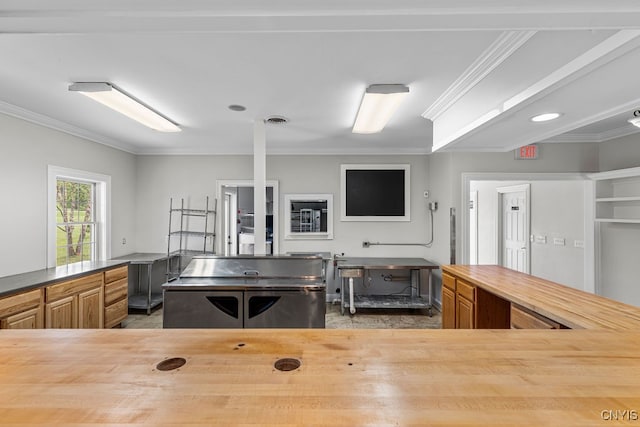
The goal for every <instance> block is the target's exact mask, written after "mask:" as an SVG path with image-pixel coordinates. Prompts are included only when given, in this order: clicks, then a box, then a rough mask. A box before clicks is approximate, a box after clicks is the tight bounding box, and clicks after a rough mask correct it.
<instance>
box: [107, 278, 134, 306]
mask: <svg viewBox="0 0 640 427" xmlns="http://www.w3.org/2000/svg"><path fill="white" fill-rule="evenodd" d="M128 286H129V282H128V280H127V278H124V279H120V280H118V281H117V282H112V283H107V284H106V285H104V305H109V304H113V303H114V302H116V301H118V300H121V299H123V298H126V297H127V291H128Z"/></svg>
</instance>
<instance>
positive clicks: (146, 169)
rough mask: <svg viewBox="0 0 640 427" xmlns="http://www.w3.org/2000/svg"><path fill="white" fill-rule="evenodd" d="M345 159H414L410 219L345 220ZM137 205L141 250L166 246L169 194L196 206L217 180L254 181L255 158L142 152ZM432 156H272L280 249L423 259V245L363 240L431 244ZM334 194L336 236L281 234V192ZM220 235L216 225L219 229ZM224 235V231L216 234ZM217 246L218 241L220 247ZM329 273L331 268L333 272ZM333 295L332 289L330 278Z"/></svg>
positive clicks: (270, 173) (410, 161)
mask: <svg viewBox="0 0 640 427" xmlns="http://www.w3.org/2000/svg"><path fill="white" fill-rule="evenodd" d="M343 163H388V164H394V163H395V164H405V163H408V164H410V165H411V221H410V222H341V221H340V165H341V164H343ZM137 166H138V167H137V180H136V192H137V201H136V210H137V220H136V225H137V227H136V228H137V234H136V240H137V242H138V243H139V246H138V250H139V251H141V252H164V251H166V250H167V247H166V234H167V230H168V228H167V227H168V207H169V198H170V197H178V198H179V197H185V198H187V199H188V202H189V203H190V204H191V205H192V207H195V208H197V207H198V204H199V203H202V200H204V196H206V195H209V196H210V197H212V198H213V197H215V193H216V180H227V179H233V180H242V179H252V177H253V163H252V157H251V156H139V158H138V162H137ZM427 176H428V170H427V156H426V155H424V156H267V179H268V180H277V181H278V183H279V200H278V203H279V206H280V215H279V216H280V218H279V219H278V221H279V224H278V225H279V239H280V241H279V244H280V253H286V252H316V251H321V252H331V253H344V254H345V255H347V256H356V257H357V256H374V257H385V256H394V257H422V256H424V248H421V247H415V246H413V247H403V246H372V247H370V248H363V247H362V242H363V241H364V240H369V241H372V242H393V243H395V242H418V243H419V242H426V241H427V239H428V236H427V227H428V224H427V207H426V201H425V199H424V197H423V192H424V190H426V189H427V187H426V182H427ZM289 193H330V194H333V195H334V225H333V226H334V239H333V240H284V239H283V235H284V233H283V230H284V214H283V209H284V195H285V194H289ZM216 231H217V232H218V233H219V231H220V230H219V226H218V229H217V230H216ZM218 239H219V237H218ZM218 247H220V246H219V245H218ZM329 275H330V276H331V277H332V275H333V271H330V272H329ZM331 282H332V283H330V286H329V293H333V291H334V289H335V288H334V285H335V284H334V283H333V281H331Z"/></svg>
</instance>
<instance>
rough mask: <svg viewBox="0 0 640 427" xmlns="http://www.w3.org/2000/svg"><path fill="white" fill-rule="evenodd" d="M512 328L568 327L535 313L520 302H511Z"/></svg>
mask: <svg viewBox="0 0 640 427" xmlns="http://www.w3.org/2000/svg"><path fill="white" fill-rule="evenodd" d="M511 328H512V329H567V327H566V326H565V325H562V324H560V323H558V322H556V321H555V320H551V319H549V318H548V317H545V316H543V315H541V314H538V313H535V312H533V311H531V310H529V309H527V308H525V307H522V306H520V305H518V304H514V303H511Z"/></svg>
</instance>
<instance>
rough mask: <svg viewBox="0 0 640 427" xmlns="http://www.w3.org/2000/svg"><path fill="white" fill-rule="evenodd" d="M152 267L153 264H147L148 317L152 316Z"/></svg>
mask: <svg viewBox="0 0 640 427" xmlns="http://www.w3.org/2000/svg"><path fill="white" fill-rule="evenodd" d="M151 267H153V264H147V291H148V293H147V316H149V315H150V314H151Z"/></svg>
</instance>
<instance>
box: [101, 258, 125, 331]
mask: <svg viewBox="0 0 640 427" xmlns="http://www.w3.org/2000/svg"><path fill="white" fill-rule="evenodd" d="M128 272H129V267H128V266H124V267H118V268H114V269H112V270H108V271H105V273H104V327H105V328H113V327H114V326H118V325H120V324H121V323H122V321H123V320H125V319H126V318H127V316H128V314H129V300H128V289H129V279H128V277H129V276H128Z"/></svg>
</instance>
